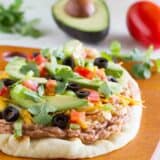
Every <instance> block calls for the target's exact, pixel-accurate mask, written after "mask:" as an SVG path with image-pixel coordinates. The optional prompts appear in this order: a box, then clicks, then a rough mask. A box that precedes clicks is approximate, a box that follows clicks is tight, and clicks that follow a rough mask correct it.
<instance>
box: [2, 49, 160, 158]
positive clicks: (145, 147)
mask: <svg viewBox="0 0 160 160" xmlns="http://www.w3.org/2000/svg"><path fill="white" fill-rule="evenodd" d="M11 51H14V52H22V53H25V54H30V53H32V52H35V51H38V49H33V48H23V47H13V46H0V70H2V69H4V66H5V64H6V62H5V61H4V56H5V55H6V54H9V52H11ZM138 83H139V86H140V88H141V92H142V96H143V100H144V105H145V108H144V109H143V117H142V123H141V128H140V131H139V133H138V135H137V137H136V138H135V139H134V140H133V141H132V142H130V143H129V144H128V145H127V146H125V147H123V148H122V149H119V150H117V151H114V152H112V153H110V154H107V155H103V156H100V157H96V158H93V159H92V160H150V159H151V157H152V155H153V153H154V151H155V148H156V145H157V144H158V141H159V140H160V74H159V75H158V74H156V75H153V77H152V78H151V79H149V80H138ZM159 147H160V145H159ZM156 152H160V148H157V149H156ZM155 155H156V154H155ZM157 155H159V154H157ZM0 160H33V159H26V158H15V157H10V156H7V155H5V154H3V153H0ZM152 160H160V157H158V156H154V158H153V159H152Z"/></svg>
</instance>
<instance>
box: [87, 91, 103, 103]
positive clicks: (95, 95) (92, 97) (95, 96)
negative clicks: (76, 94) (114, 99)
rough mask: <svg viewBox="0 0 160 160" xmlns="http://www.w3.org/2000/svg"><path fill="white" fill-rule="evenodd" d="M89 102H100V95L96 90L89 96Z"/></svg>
mask: <svg viewBox="0 0 160 160" xmlns="http://www.w3.org/2000/svg"><path fill="white" fill-rule="evenodd" d="M88 100H89V101H91V102H98V101H99V100H100V96H99V93H98V92H96V91H94V90H92V91H90V94H89V96H88Z"/></svg>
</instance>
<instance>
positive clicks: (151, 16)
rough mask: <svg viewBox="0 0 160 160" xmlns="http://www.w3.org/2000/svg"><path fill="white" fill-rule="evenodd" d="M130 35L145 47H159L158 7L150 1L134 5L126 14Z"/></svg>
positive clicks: (159, 8) (159, 19) (159, 24)
mask: <svg viewBox="0 0 160 160" xmlns="http://www.w3.org/2000/svg"><path fill="white" fill-rule="evenodd" d="M127 26H128V30H129V31H130V33H131V35H132V36H133V37H134V38H135V39H136V40H137V41H139V42H140V43H141V44H143V45H145V46H149V45H153V46H154V47H155V48H159V47H160V7H159V6H158V5H156V4H154V3H153V2H151V1H139V2H136V3H134V4H133V5H132V6H131V7H130V8H129V10H128V13H127Z"/></svg>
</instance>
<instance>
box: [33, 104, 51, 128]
mask: <svg viewBox="0 0 160 160" xmlns="http://www.w3.org/2000/svg"><path fill="white" fill-rule="evenodd" d="M33 120H34V122H35V123H37V124H40V125H48V124H50V123H51V120H52V116H51V115H49V114H48V112H47V107H46V106H45V105H44V106H43V107H41V110H40V112H39V114H37V115H36V116H34V118H33Z"/></svg>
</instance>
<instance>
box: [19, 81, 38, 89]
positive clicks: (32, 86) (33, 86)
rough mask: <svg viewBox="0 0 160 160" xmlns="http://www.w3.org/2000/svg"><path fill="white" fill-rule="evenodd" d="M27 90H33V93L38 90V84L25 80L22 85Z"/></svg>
mask: <svg viewBox="0 0 160 160" xmlns="http://www.w3.org/2000/svg"><path fill="white" fill-rule="evenodd" d="M22 84H23V85H24V86H25V87H26V88H28V89H31V90H32V91H37V90H38V83H36V82H34V81H32V80H25V81H23V83H22Z"/></svg>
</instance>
